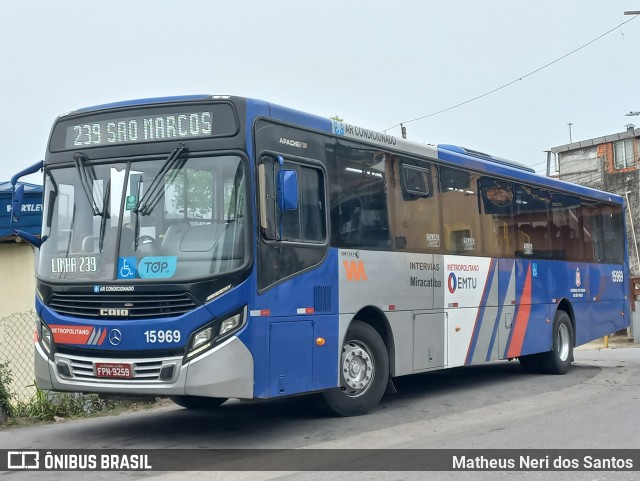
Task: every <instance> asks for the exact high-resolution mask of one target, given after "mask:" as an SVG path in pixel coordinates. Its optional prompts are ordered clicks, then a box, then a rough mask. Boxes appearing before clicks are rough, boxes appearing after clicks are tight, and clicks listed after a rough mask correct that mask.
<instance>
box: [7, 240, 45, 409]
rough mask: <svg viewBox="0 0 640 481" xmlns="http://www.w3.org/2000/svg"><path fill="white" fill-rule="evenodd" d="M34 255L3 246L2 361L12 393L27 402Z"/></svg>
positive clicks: (30, 375) (29, 393)
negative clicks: (7, 366)
mask: <svg viewBox="0 0 640 481" xmlns="http://www.w3.org/2000/svg"><path fill="white" fill-rule="evenodd" d="M34 260H35V254H34V251H33V249H32V248H31V246H30V245H28V244H26V243H23V242H22V243H16V242H7V243H0V362H5V361H9V366H10V369H11V374H12V376H13V382H12V385H11V389H12V391H13V392H14V393H15V394H16V395H17V396H18V398H19V399H22V400H26V399H28V398H29V397H30V396H32V395H33V394H34V393H35V389H34V388H33V387H28V386H30V385H32V384H33V381H34V374H33V331H34V327H35V316H34V314H33V312H34V308H35V306H34V299H35V286H36V283H35V273H34Z"/></svg>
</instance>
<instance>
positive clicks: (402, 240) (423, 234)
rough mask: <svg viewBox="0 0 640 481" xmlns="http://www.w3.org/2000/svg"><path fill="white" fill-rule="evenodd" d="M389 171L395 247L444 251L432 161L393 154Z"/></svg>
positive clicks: (409, 249) (435, 178) (411, 249)
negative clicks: (430, 162)
mask: <svg viewBox="0 0 640 481" xmlns="http://www.w3.org/2000/svg"><path fill="white" fill-rule="evenodd" d="M388 170H389V174H388V176H389V210H390V213H391V224H392V225H391V230H392V233H393V236H394V244H395V245H394V247H395V249H397V250H405V251H410V252H426V253H440V252H443V249H444V245H443V238H442V232H441V227H440V205H439V198H438V195H437V194H436V195H434V193H436V192H437V189H436V188H435V186H436V185H437V178H438V177H437V175H436V174H437V171H436V170H435V168H434V167H433V165H432V164H429V163H426V162H423V161H418V160H414V159H409V158H403V157H394V158H393V161H392V163H391V168H390V169H388Z"/></svg>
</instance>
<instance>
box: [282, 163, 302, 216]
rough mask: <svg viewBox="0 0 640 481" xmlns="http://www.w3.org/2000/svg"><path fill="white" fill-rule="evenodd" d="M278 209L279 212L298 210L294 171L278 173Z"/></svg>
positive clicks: (296, 182)
mask: <svg viewBox="0 0 640 481" xmlns="http://www.w3.org/2000/svg"><path fill="white" fill-rule="evenodd" d="M278 208H279V209H280V210H281V211H287V210H296V209H297V208H298V174H297V173H296V171H295V170H281V171H280V172H278Z"/></svg>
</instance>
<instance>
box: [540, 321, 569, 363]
mask: <svg viewBox="0 0 640 481" xmlns="http://www.w3.org/2000/svg"><path fill="white" fill-rule="evenodd" d="M552 340H553V343H552V348H551V351H550V352H547V353H545V354H544V357H543V360H542V368H543V370H544V371H545V372H547V373H549V374H566V373H567V372H568V371H569V368H570V367H571V363H572V362H573V326H572V325H571V319H569V315H568V314H567V313H566V312H564V311H556V316H555V318H554V320H553V339H552Z"/></svg>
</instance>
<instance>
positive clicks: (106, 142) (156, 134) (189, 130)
mask: <svg viewBox="0 0 640 481" xmlns="http://www.w3.org/2000/svg"><path fill="white" fill-rule="evenodd" d="M237 131H238V122H237V119H236V114H235V109H234V108H233V107H232V106H231V105H230V104H228V103H219V104H205V105H202V104H200V105H189V106H185V105H183V106H173V105H172V106H167V107H164V108H163V107H153V108H143V109H135V110H132V109H129V110H122V109H119V110H113V111H107V112H98V113H95V114H91V115H87V114H85V115H83V116H80V117H76V118H67V119H63V120H62V121H60V122H59V123H58V124H57V125H56V126H55V128H54V131H53V134H52V136H51V144H50V148H51V150H52V151H58V150H79V149H82V150H84V149H87V148H92V147H108V146H117V145H129V144H139V143H144V142H162V141H170V140H173V141H176V140H177V141H184V140H190V139H206V138H212V137H225V136H231V135H235V133H236V132H237Z"/></svg>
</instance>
